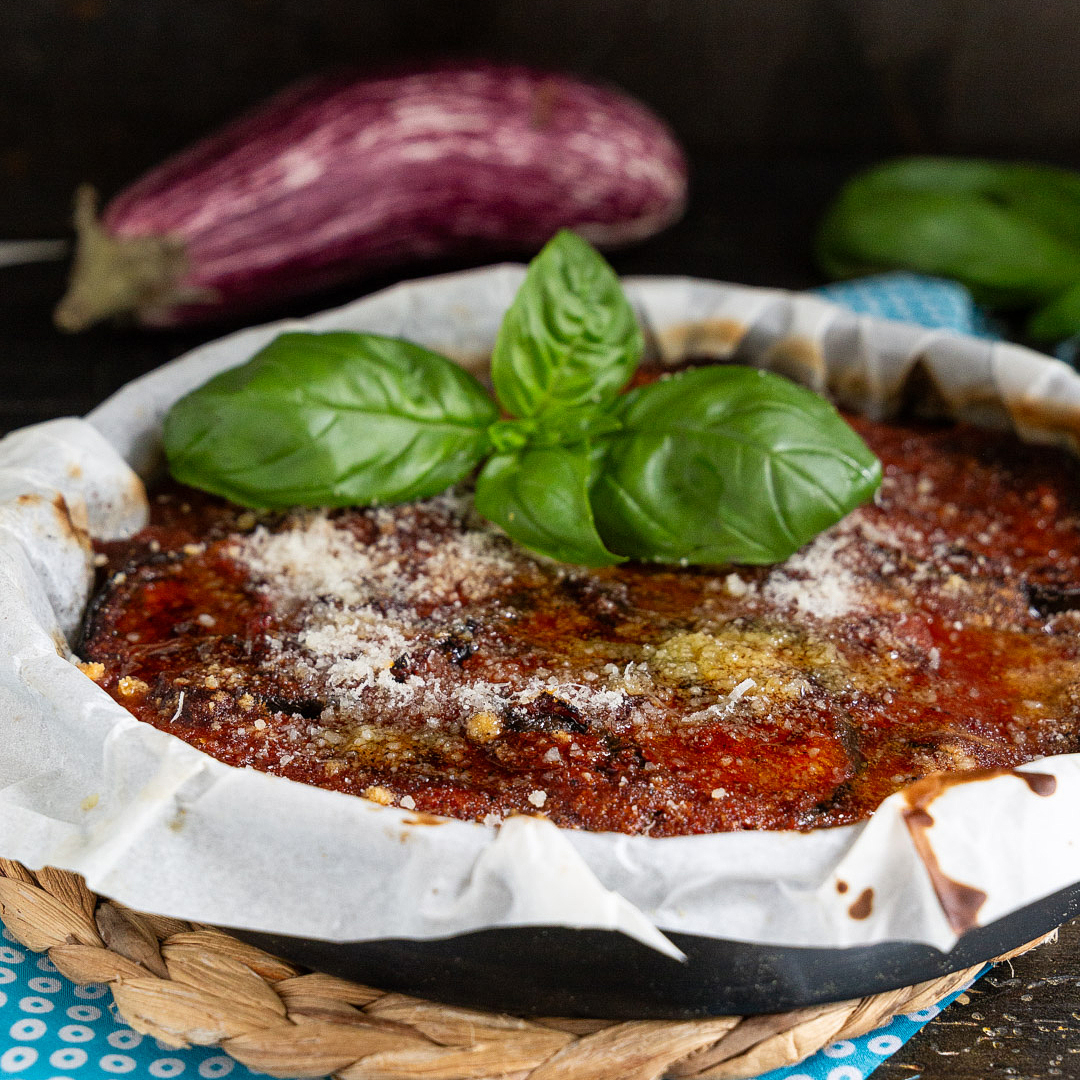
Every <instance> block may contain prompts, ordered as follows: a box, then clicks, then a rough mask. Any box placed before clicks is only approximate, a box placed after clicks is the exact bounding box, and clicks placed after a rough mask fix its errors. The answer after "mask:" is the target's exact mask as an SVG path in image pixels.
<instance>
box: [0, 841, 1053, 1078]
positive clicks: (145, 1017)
mask: <svg viewBox="0 0 1080 1080" xmlns="http://www.w3.org/2000/svg"><path fill="white" fill-rule="evenodd" d="M0 917H2V919H3V921H4V923H5V924H6V926H7V929H8V931H9V933H10V934H11V935H12V936H13V937H14V938H15V939H16V940H17V941H18V942H19V943H20V944H21V945H24V946H26V948H28V949H32V950H34V951H35V952H47V953H48V956H49V959H50V960H51V961H52V963H53V964H55V965H56V967H57V969H58V970H59V971H60V972H61V973H62V974H63V975H65V976H67V978H69V979H71V980H72V981H73V982H75V983H82V984H85V983H105V984H107V985H108V986H109V988H110V989H111V990H112V994H113V998H114V999H115V1001H116V1005H117V1008H118V1010H119V1012H120V1015H121V1016H122V1017H123V1019H124V1021H125V1022H126V1023H127V1024H129V1025H130V1026H131V1027H132V1028H134V1029H135V1030H136V1031H138V1032H141V1033H143V1034H144V1035H149V1036H151V1037H153V1038H155V1039H159V1040H160V1041H161V1042H162V1043H165V1044H167V1045H169V1046H173V1047H177V1048H183V1047H187V1046H191V1045H198V1046H219V1047H220V1048H221V1049H222V1050H223V1051H224V1052H225V1053H227V1054H229V1055H230V1056H232V1057H233V1058H235V1059H236V1060H237V1061H240V1062H242V1063H243V1064H244V1065H246V1066H248V1067H249V1068H251V1069H254V1070H257V1071H261V1072H265V1073H269V1074H270V1075H272V1076H280V1077H322V1076H326V1075H327V1074H330V1073H332V1074H334V1075H335V1076H338V1077H342V1078H343V1080H481V1078H488V1077H499V1078H502V1080H557V1078H558V1080H563V1078H565V1080H659V1078H660V1077H671V1078H679V1080H691V1078H702V1080H704V1078H706V1077H710V1078H711V1077H715V1078H717V1080H720V1078H725V1080H741V1078H746V1077H753V1076H758V1075H759V1074H761V1073H763V1072H767V1071H768V1070H770V1069H777V1068H781V1067H783V1066H787V1065H794V1064H796V1063H797V1062H799V1061H802V1060H803V1059H804V1058H806V1057H808V1056H809V1055H810V1054H813V1053H815V1052H816V1051H817V1050H820V1049H821V1048H822V1047H825V1046H828V1045H830V1044H831V1043H834V1042H838V1041H840V1040H843V1039H851V1038H855V1037H857V1036H859V1035H863V1034H865V1033H867V1032H869V1031H872V1030H873V1029H874V1028H876V1027H878V1026H880V1025H881V1024H883V1023H885V1022H886V1021H887V1020H889V1019H890V1018H891V1017H892V1016H894V1015H895V1014H897V1013H901V1012H915V1011H917V1010H919V1009H924V1008H927V1007H929V1006H931V1005H933V1004H934V1003H935V1002H937V1001H939V1000H941V999H942V998H944V997H946V996H947V995H948V994H950V993H952V992H953V991H955V990H957V989H959V988H960V987H962V986H964V985H965V984H966V983H968V982H969V981H970V980H971V979H972V978H974V976H975V975H976V973H977V972H978V971H979V969H980V968H981V967H982V965H978V966H977V967H974V968H967V969H965V970H963V971H958V972H955V973H954V974H952V975H946V976H943V977H942V978H939V979H933V980H931V981H929V982H924V983H919V984H918V985H916V986H908V987H904V988H903V989H900V990H894V991H891V992H889V993H885V994H877V995H874V996H872V997H865V998H859V999H855V1000H851V1001H840V1002H836V1003H834V1004H831V1005H817V1006H812V1007H809V1008H804V1009H795V1010H792V1011H790V1012H784V1013H774V1014H769V1015H763V1016H745V1017H744V1016H716V1017H711V1018H707V1019H702V1020H688V1021H662V1020H636V1021H607V1020H572V1019H560V1018H542V1019H530V1020H524V1019H520V1018H518V1017H513V1016H505V1015H500V1014H498V1013H486V1012H479V1011H476V1010H472V1009H462V1008H457V1007H454V1006H449V1005H440V1004H437V1003H436V1002H431V1001H423V1000H420V999H418V998H413V997H408V996H406V995H404V994H397V993H388V992H385V991H382V990H377V989H374V988H372V987H368V986H362V985H360V984H358V983H352V982H348V981H346V980H344V979H339V978H336V977H334V976H330V975H323V974H319V973H317V972H304V971H302V970H300V969H298V968H297V967H295V966H293V965H292V964H289V963H286V962H285V961H283V960H280V959H278V958H277V957H274V956H271V955H270V954H269V953H265V952H263V951H262V950H261V949H257V948H255V947H253V946H251V945H248V944H245V943H244V942H241V941H238V940H237V939H236V938H233V937H231V936H230V935H228V934H226V933H223V932H222V931H220V930H217V929H215V928H213V927H209V926H203V925H200V924H196V923H189V922H184V921H182V920H179V919H171V918H165V917H162V916H158V915H146V914H141V913H139V912H136V911H132V910H131V909H129V908H126V907H124V906H123V905H122V904H118V903H116V902H114V901H111V900H104V899H102V898H100V897H98V896H95V895H94V894H93V893H92V892H91V891H90V890H89V889H88V888H87V887H86V884H85V882H84V881H83V879H82V878H81V877H79V876H78V875H76V874H71V873H68V872H67V871H64V870H55V869H52V868H51V867H47V868H46V869H44V870H39V871H37V872H36V873H35V872H31V871H29V870H27V869H26V868H25V867H24V866H22V865H21V864H19V863H16V862H11V861H9V860H7V859H0ZM1049 936H1051V937H1052V936H1053V935H1049ZM1045 940H1047V939H1046V938H1040V939H1039V941H1036V942H1031V943H1029V944H1028V945H1025V946H1023V947H1022V948H1020V949H1017V950H1014V951H1013V952H1011V953H1009V954H1007V955H1006V956H1003V957H999V959H1001V960H1006V959H1008V958H1009V957H1011V956H1015V955H1018V954H1019V953H1022V952H1025V951H1027V950H1028V949H1030V948H1034V946H1035V945H1038V944H1041V943H1042V942H1043V941H1045Z"/></svg>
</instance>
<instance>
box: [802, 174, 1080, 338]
mask: <svg viewBox="0 0 1080 1080" xmlns="http://www.w3.org/2000/svg"><path fill="white" fill-rule="evenodd" d="M817 255H818V261H819V262H820V264H821V266H822V268H823V269H824V270H825V271H826V272H827V273H829V274H831V275H832V276H835V277H851V276H855V275H858V274H865V273H871V272H875V271H881V270H889V269H906V270H913V271H916V272H918V273H925V274H934V275H938V276H943V277H950V278H955V279H956V280H957V281H960V282H962V283H963V284H965V285H966V286H968V288H969V289H971V291H972V294H973V295H974V296H975V298H976V300H978V301H979V302H981V303H985V304H988V305H990V306H991V307H1000V308H1005V309H1018V308H1025V307H1032V306H1036V305H1047V304H1050V303H1052V302H1053V301H1055V300H1057V299H1058V298H1059V297H1061V296H1062V295H1063V294H1064V293H1066V292H1067V291H1068V290H1070V289H1071V288H1072V287H1073V286H1074V285H1076V284H1077V283H1080V175H1077V174H1075V173H1071V172H1068V171H1066V170H1063V169H1055V168H1051V167H1049V166H1039V165H1017V164H1010V163H997V162H992V161H977V160H962V159H952V158H905V159H902V160H899V161H895V162H890V163H887V164H885V165H882V166H879V167H877V168H874V169H871V170H869V171H868V172H866V173H863V174H861V175H860V176H857V177H855V178H854V179H853V180H851V181H850V182H849V183H848V184H847V185H846V186H845V187H844V189H843V190H842V191H841V193H840V195H839V196H838V198H837V199H836V201H835V202H834V204H833V205H832V207H831V208H830V209H829V211H828V213H827V214H826V216H825V219H824V220H823V222H822V225H821V228H820V230H819V233H818V238H817ZM1071 310H1072V309H1071V307H1070V306H1069V305H1067V304H1066V305H1065V306H1064V307H1062V308H1061V309H1059V310H1058V314H1057V316H1056V317H1053V318H1051V317H1049V316H1047V317H1046V318H1043V319H1036V320H1033V322H1032V324H1031V326H1030V329H1031V331H1032V333H1033V334H1034V335H1035V336H1038V337H1040V338H1047V339H1049V338H1053V337H1063V336H1067V335H1068V334H1070V333H1073V332H1075V331H1076V330H1078V329H1080V321H1078V320H1073V319H1072V318H1071V317H1070V318H1065V315H1066V313H1067V312H1069V311H1071Z"/></svg>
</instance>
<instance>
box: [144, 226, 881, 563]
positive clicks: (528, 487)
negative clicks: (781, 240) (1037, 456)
mask: <svg viewBox="0 0 1080 1080" xmlns="http://www.w3.org/2000/svg"><path fill="white" fill-rule="evenodd" d="M641 352H642V338H641V332H640V330H639V329H638V326H637V322H636V320H635V318H634V315H633V311H632V309H631V307H630V304H629V303H628V301H627V299H626V297H625V296H624V294H623V292H622V289H621V288H620V286H619V282H618V279H617V278H616V276H615V274H614V272H613V271H612V269H611V267H610V266H608V264H607V263H606V262H605V261H604V260H603V259H602V258H601V257H600V255H599V254H597V252H595V251H594V250H593V249H592V248H591V247H590V246H589V245H588V244H586V243H585V242H584V241H583V240H581V239H580V238H579V237H577V236H575V235H574V234H573V233H569V232H561V233H559V234H558V235H557V236H556V237H555V238H554V239H553V240H552V241H551V242H550V243H549V244H548V245H547V246H546V247H545V248H544V250H543V251H542V252H541V253H540V255H538V256H537V258H536V259H534V260H533V262H532V263H531V264H530V266H529V270H528V273H527V274H526V278H525V282H524V284H523V285H522V287H521V289H520V290H519V292H518V294H517V297H516V298H515V300H514V302H513V304H512V305H511V307H510V309H509V311H508V312H507V314H506V317H505V319H504V321H503V325H502V328H501V329H500V332H499V336H498V341H497V343H496V347H495V352H494V355H493V358H492V380H493V383H494V386H495V393H496V397H497V399H498V405H497V404H496V402H495V401H493V400H492V398H491V397H490V395H489V394H488V392H487V391H486V390H485V389H484V388H483V386H482V385H481V384H480V383H479V382H478V381H477V380H476V379H475V378H473V377H472V376H471V375H469V374H468V373H467V372H465V371H463V370H462V369H461V368H460V367H458V366H457V365H456V364H454V363H452V362H451V361H450V360H448V359H446V358H445V357H443V356H439V355H438V354H437V353H433V352H430V351H429V350H427V349H424V348H421V347H420V346H418V345H414V344H411V343H410V342H406V341H400V340H397V339H394V338H386V337H379V336H377V335H374V334H354V333H346V332H336V333H328V334H304V333H288V334H282V335H281V336H280V337H279V338H277V339H275V340H274V341H273V342H271V343H270V344H269V345H268V346H267V347H266V348H265V349H263V350H262V351H261V352H259V353H258V354H257V355H256V356H255V357H253V358H252V359H251V360H250V361H249V362H248V363H247V364H245V365H243V366H241V367H238V368H234V369H232V370H230V371H226V372H223V373H222V374H220V375H218V376H216V377H215V378H213V379H211V380H210V381H209V382H208V383H206V384H205V385H204V386H202V387H200V388H199V389H198V390H195V391H194V392H192V393H191V394H188V395H187V397H185V398H182V399H181V400H180V401H178V402H177V403H176V404H175V405H174V406H173V408H172V410H171V411H170V413H169V415H168V416H167V417H166V421H165V452H166V456H167V458H168V460H169V466H170V469H171V470H172V473H173V475H174V476H175V477H176V478H177V479H178V480H181V481H183V482H184V483H187V484H191V485H193V486H195V487H200V488H203V489H205V490H207V491H211V492H213V493H215V494H218V495H223V496H225V497H227V498H229V499H232V500H233V501H234V502H239V503H242V504H244V505H247V506H258V507H284V506H290V505H304V506H343V505H370V504H373V503H391V502H402V501H406V500H410V499H419V498H425V497H427V496H430V495H434V494H437V493H438V492H441V491H443V490H445V489H446V488H447V487H449V486H450V485H452V484H454V483H457V482H458V481H460V480H463V479H465V478H466V477H467V476H469V475H470V474H472V473H474V472H476V494H475V498H476V507H477V509H478V511H479V512H480V513H481V514H482V515H484V517H486V518H488V519H489V520H491V521H493V522H495V523H496V524H497V525H499V526H501V527H502V528H503V529H504V530H505V531H506V532H507V533H508V534H509V535H510V536H511V537H513V538H514V539H515V540H517V541H518V542H519V543H521V544H523V545H524V546H525V547H528V548H530V549H531V550H533V551H536V552H539V553H540V554H543V555H547V556H550V557H551V558H554V559H558V560H560V561H563V562H569V563H577V564H580V565H585V566H604V565H610V564H614V563H618V562H622V561H623V560H624V559H626V558H635V559H647V560H656V561H660V562H682V563H686V562H690V563H720V562H743V563H768V562H775V561H779V560H782V559H785V558H787V557H788V556H789V555H791V554H792V553H793V552H794V551H796V550H797V549H798V548H800V547H801V546H802V545H803V544H805V543H806V542H807V541H808V540H810V539H812V538H813V537H814V536H815V535H816V534H817V533H819V532H820V531H822V530H823V529H826V528H828V527H829V526H830V525H832V524H834V523H835V522H836V521H838V520H840V518H842V517H843V516H844V515H845V514H846V513H847V512H848V511H849V510H852V509H853V508H854V507H855V506H857V505H859V504H860V503H861V502H864V501H865V500H866V499H868V498H870V496H871V495H872V494H873V492H874V490H875V489H876V488H877V485H878V483H879V482H880V478H881V470H880V466H879V464H878V462H877V460H876V459H875V458H874V456H873V455H872V454H871V453H870V451H869V450H868V449H867V447H866V446H865V444H864V443H863V442H862V440H861V439H859V437H858V436H857V435H856V434H855V432H854V431H852V429H851V428H850V427H848V425H847V424H845V423H844V421H843V420H842V419H841V418H840V416H839V415H838V414H837V412H836V410H835V409H834V408H833V407H832V406H831V405H829V404H828V403H827V402H826V401H824V400H823V399H822V398H820V397H818V396H817V395H816V394H813V393H811V392H810V391H808V390H805V389H803V388H802V387H799V386H796V385H795V384H794V383H791V382H789V381H788V380H786V379H783V378H780V377H779V376H776V375H772V374H769V373H766V372H761V371H756V370H753V369H750V368H742V367H731V366H723V367H708V368H701V369H697V370H693V371H687V372H683V373H681V374H678V375H673V376H671V377H669V378H665V379H660V380H659V381H657V382H655V383H653V384H651V385H647V386H642V387H639V388H638V389H635V390H633V391H631V392H630V393H627V394H621V391H622V390H623V389H624V387H625V386H626V384H627V382H629V380H630V377H631V376H632V374H633V372H634V369H635V367H636V365H637V363H638V361H639V360H640V357H641ZM499 406H501V414H500V408H499Z"/></svg>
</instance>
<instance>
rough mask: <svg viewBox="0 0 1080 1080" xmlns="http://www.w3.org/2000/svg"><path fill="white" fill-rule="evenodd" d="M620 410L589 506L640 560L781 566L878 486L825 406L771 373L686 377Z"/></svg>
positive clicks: (644, 391)
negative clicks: (619, 426)
mask: <svg viewBox="0 0 1080 1080" xmlns="http://www.w3.org/2000/svg"><path fill="white" fill-rule="evenodd" d="M619 412H620V419H621V421H622V424H623V429H622V430H621V431H619V432H617V433H615V434H614V435H610V436H608V437H607V438H606V439H605V440H603V442H604V446H605V457H604V461H603V464H602V468H601V469H600V472H599V476H598V478H597V479H596V481H595V483H594V485H593V488H592V507H593V512H594V514H595V515H596V523H597V527H598V529H599V532H600V535H601V536H602V537H603V540H604V543H605V544H606V545H607V546H608V547H609V548H611V549H612V550H614V551H618V552H620V553H621V554H624V555H628V556H631V557H635V558H642V559H656V560H659V561H662V562H683V561H685V562H689V563H725V562H740V563H771V562H779V561H780V560H782V559H786V558H787V557H788V556H789V555H791V554H792V553H793V552H795V551H796V550H798V548H800V547H801V546H802V545H803V544H805V543H806V542H807V541H809V540H811V539H812V538H813V537H814V536H816V535H817V534H818V533H819V532H821V531H822V530H824V529H826V528H828V527H829V526H830V525H833V524H835V523H836V522H837V521H839V520H840V519H841V518H842V517H843V516H844V515H845V514H847V513H848V512H849V511H850V510H853V509H854V508H855V507H856V506H858V505H859V504H860V503H863V502H865V501H866V500H867V499H869V498H870V497H871V496H872V495H873V493H874V491H875V490H876V488H877V486H878V484H879V483H880V481H881V466H880V464H879V463H878V461H877V459H876V458H875V457H874V456H873V454H871V453H870V451H869V450H868V449H867V447H866V445H865V444H864V443H863V441H862V440H861V439H860V438H859V437H858V435H856V434H855V432H854V431H853V430H852V429H851V428H850V427H849V426H848V425H847V424H846V423H845V422H844V421H843V419H842V418H841V417H840V415H839V414H838V413H837V412H836V410H835V409H834V408H833V407H832V406H831V405H830V404H829V403H828V402H826V401H825V400H824V399H823V398H820V397H818V396H817V395H816V394H814V393H812V392H811V391H809V390H806V389H803V388H802V387H800V386H796V385H795V384H794V383H792V382H789V381H788V380H787V379H783V378H781V377H780V376H778V375H772V374H770V373H768V372H763V371H757V370H754V369H751V368H744V367H735V366H722V367H707V368H698V369H696V370H692V371H687V372H683V373H681V374H679V375H674V376H672V377H671V378H669V379H665V380H663V381H661V382H657V383H654V384H652V385H651V386H644V387H641V388H639V389H637V390H634V391H632V392H631V393H629V394H628V395H627V396H626V397H625V398H624V399H622V404H621V408H620V410H619Z"/></svg>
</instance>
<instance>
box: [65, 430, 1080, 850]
mask: <svg viewBox="0 0 1080 1080" xmlns="http://www.w3.org/2000/svg"><path fill="white" fill-rule="evenodd" d="M851 423H852V424H853V425H854V426H855V427H856V429H857V430H858V431H859V432H860V434H862V436H863V437H864V438H865V439H866V440H867V442H868V443H869V444H870V446H871V447H872V449H873V450H874V451H875V453H877V454H878V456H879V457H880V458H881V460H882V463H883V466H884V471H885V479H884V483H883V485H882V488H881V490H880V492H879V494H878V497H877V499H876V500H875V502H874V503H873V504H872V505H869V506H866V507H863V508H861V509H859V510H857V511H855V512H854V513H852V514H850V515H849V516H848V517H847V518H845V519H844V520H843V521H842V522H841V523H840V524H839V525H837V526H835V527H834V528H832V529H830V530H829V531H828V532H826V533H823V534H822V535H821V536H819V537H818V538H817V539H816V540H814V541H813V542H812V543H810V544H809V545H807V546H806V547H805V548H803V549H802V550H801V551H800V552H799V553H797V554H796V555H795V556H794V557H792V558H791V559H789V560H788V561H787V562H786V563H783V564H780V565H778V566H773V567H755V568H748V567H734V566H725V567H707V568H706V567H689V568H676V567H665V566H656V565H640V564H631V565H628V566H621V567H616V568H610V569H603V570H585V569H581V568H576V567H568V566H564V565H561V564H557V563H554V562H551V561H548V560H545V559H540V558H534V557H532V556H530V555H529V554H528V553H527V552H525V551H523V550H522V549H520V548H517V547H515V546H514V545H513V544H512V543H510V542H509V541H508V540H507V539H506V538H505V537H504V536H503V535H502V534H500V533H499V532H498V530H497V529H495V528H494V527H492V526H490V525H487V524H486V523H485V522H483V521H482V520H480V519H479V518H478V517H477V516H476V515H475V513H474V512H473V510H472V506H471V499H470V497H469V495H468V493H467V492H464V491H462V492H454V493H450V494H447V495H444V496H440V497H438V498H435V499H431V500H427V501H425V502H420V503H415V504H410V505H406V506H399V507H391V508H378V509H367V510H350V511H331V512H321V511H296V512H292V513H287V514H256V513H253V512H252V511H249V510H243V509H241V508H238V507H234V506H231V505H229V504H227V503H224V502H222V501H220V500H215V499H212V498H209V497H207V496H204V495H200V494H198V493H196V492H192V491H189V490H187V489H182V488H179V487H174V488H168V489H165V490H162V491H160V492H159V493H158V494H157V495H156V496H155V500H154V503H153V509H152V521H151V524H150V525H149V526H148V527H147V528H146V529H144V530H142V531H141V532H140V533H139V534H138V535H136V536H135V537H133V538H132V539H130V540H127V541H123V542H117V543H109V544H103V545H101V546H100V552H101V556H102V559H101V561H103V562H104V566H103V569H102V585H101V588H100V590H99V592H98V595H97V597H96V599H95V601H94V603H93V604H92V606H91V609H90V611H89V613H88V616H87V621H86V627H85V634H84V640H83V643H82V650H81V651H82V656H83V657H84V660H85V661H86V663H84V665H83V667H84V670H86V671H87V672H88V673H89V674H91V676H92V677H94V678H96V679H97V680H98V681H99V682H100V684H101V685H102V686H103V687H104V688H105V689H106V690H107V691H108V692H109V693H110V694H111V695H112V696H113V697H115V698H116V700H118V701H119V702H121V703H122V704H123V705H124V706H126V707H127V708H128V709H129V710H130V711H131V712H132V713H134V715H135V716H137V717H138V718H139V719H141V720H144V721H146V722H147V723H150V724H153V725H154V726H155V727H158V728H161V729H162V730H164V731H168V732H170V733H172V734H174V735H177V736H179V737H180V738H181V739H184V740H185V741H187V742H189V743H191V744H192V745H194V746H197V747H198V748H199V749H201V750H204V751H205V752H206V753H208V754H212V755H213V756H214V757H216V758H219V759H220V760H222V761H225V762H228V763H229V764H231V765H236V766H246V767H252V768H256V769H261V770H263V771H265V772H270V773H274V774H277V775H280V776H286V777H289V778H291V779H293V780H298V781H301V782H303V783H308V784H316V785H318V786H320V787H325V788H331V789H334V790H337V791H344V792H350V793H352V794H355V795H358V796H366V797H367V798H369V799H373V800H375V801H376V802H380V803H385V804H391V803H392V804H396V805H398V806H402V807H405V808H407V809H410V810H417V811H421V812H428V813H431V814H439V815H448V816H451V817H457V818H466V819H477V820H483V821H487V822H496V821H498V820H501V819H502V818H503V817H505V816H506V815H509V814H515V813H528V814H543V815H546V816H548V817H549V818H551V820H552V821H554V822H555V823H556V824H558V825H561V826H567V827H573V828H583V829H594V830H616V831H619V832H625V833H638V834H647V835H652V836H672V835H678V834H688V833H704V832H718V831H725V830H736V829H812V828H818V827H821V826H830V825H840V824H844V823H847V822H852V821H857V820H859V819H861V818H864V817H866V816H867V815H869V814H870V813H871V812H872V811H873V810H874V808H875V807H876V806H877V805H878V804H879V803H880V802H881V800H882V799H884V798H885V797H886V796H888V795H889V794H891V793H892V792H894V791H896V790H897V789H898V788H900V787H902V786H904V785H906V784H909V783H911V782H912V781H913V780H916V779H918V778H920V777H922V776H925V775H927V774H930V773H935V772H942V771H956V770H969V769H981V768H988V767H1011V766H1014V765H1017V764H1020V763H1022V762H1025V761H1030V760H1032V759H1034V758H1038V757H1042V756H1045V755H1049V754H1059V753H1070V752H1075V751H1077V750H1080V666H1078V661H1080V488H1078V486H1077V485H1076V484H1075V483H1074V482H1070V477H1072V476H1073V475H1074V473H1075V468H1076V465H1075V462H1074V461H1073V459H1072V458H1070V457H1069V456H1068V455H1066V454H1064V453H1062V452H1059V451H1054V450H1049V449H1044V448H1037V447H1032V446H1026V445H1023V444H1021V443H1019V442H1018V441H1017V440H1016V439H1015V438H1013V437H1011V436H1004V435H1001V434H994V433H988V432H984V431H979V430H975V429H972V428H966V427H963V426H948V427H933V426H926V425H922V426H920V425H906V426H905V425H885V424H877V423H872V422H870V421H867V420H863V419H859V418H852V419H851Z"/></svg>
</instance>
